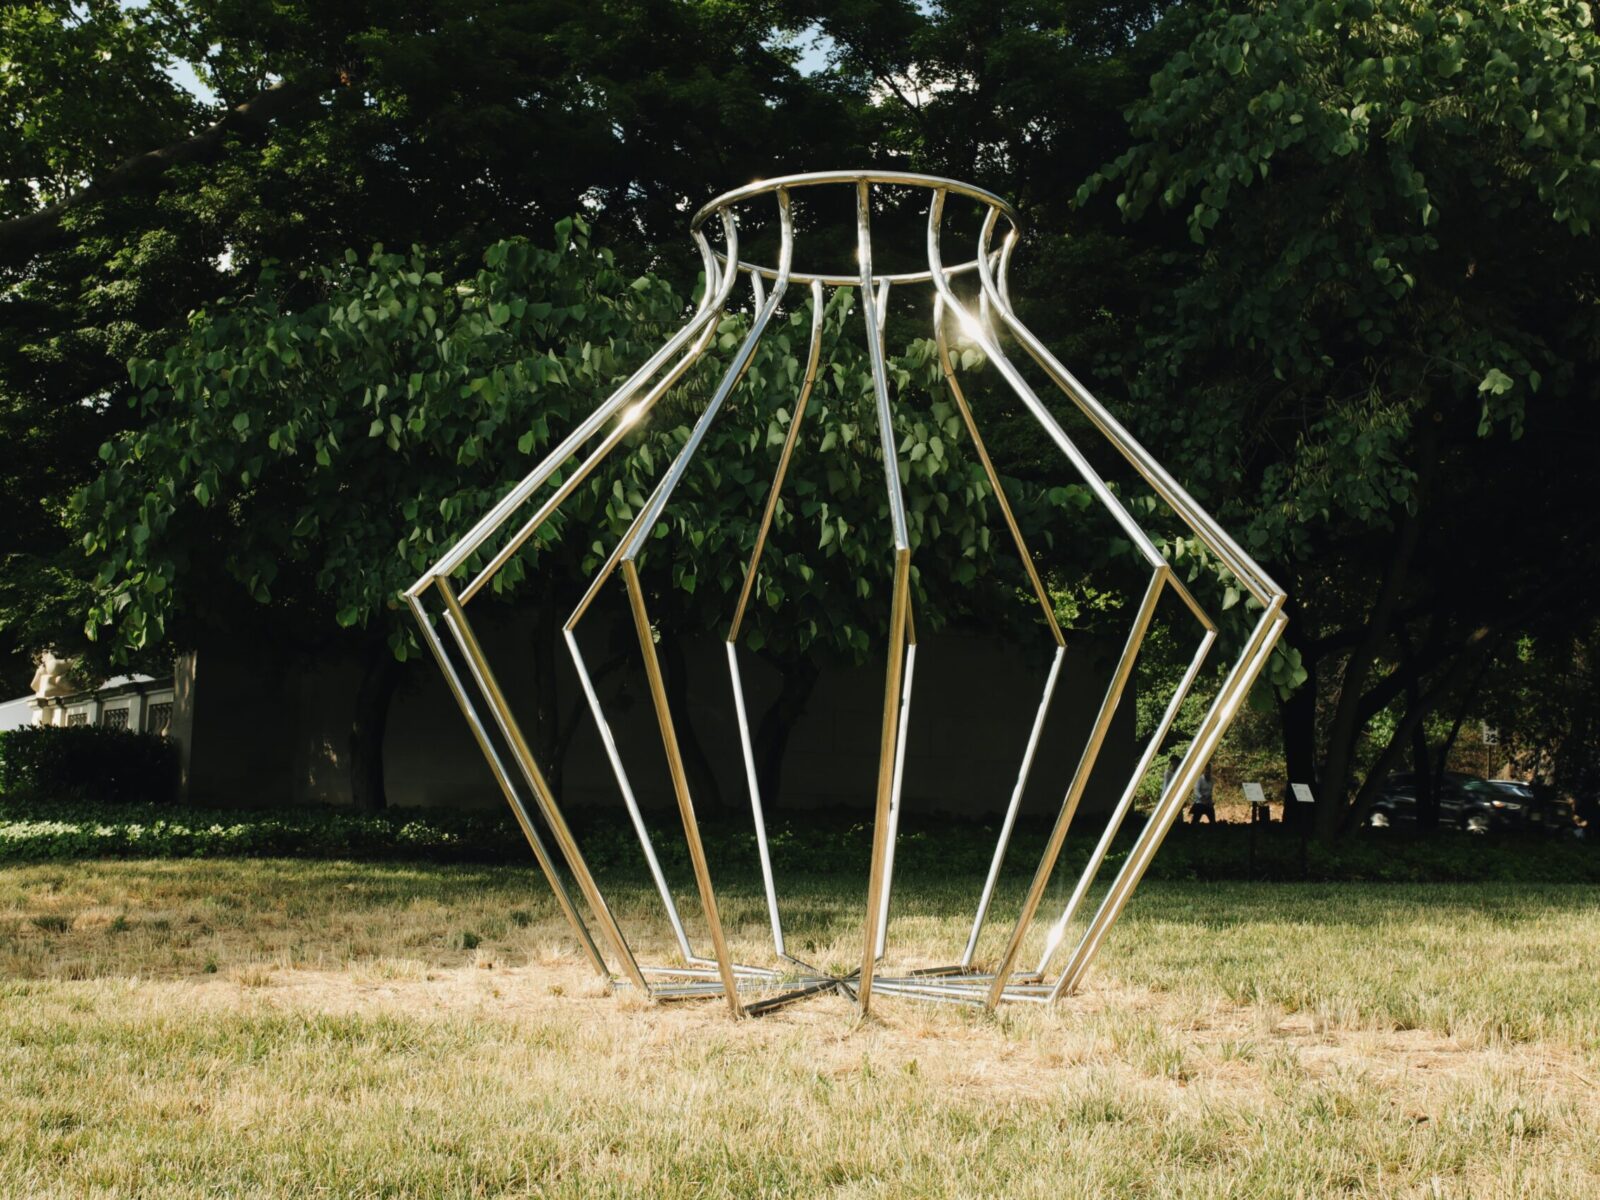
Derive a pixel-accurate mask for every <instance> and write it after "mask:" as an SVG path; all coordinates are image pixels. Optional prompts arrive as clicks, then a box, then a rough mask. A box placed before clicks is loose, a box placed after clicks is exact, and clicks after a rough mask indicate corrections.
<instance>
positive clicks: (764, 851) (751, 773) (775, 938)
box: [723, 638, 784, 957]
mask: <svg viewBox="0 0 1600 1200" xmlns="http://www.w3.org/2000/svg"><path fill="white" fill-rule="evenodd" d="M723 647H724V648H725V649H726V650H727V652H728V678H729V680H730V681H731V682H732V684H733V706H734V712H735V714H736V715H737V716H738V719H739V748H740V749H741V750H742V751H743V752H744V775H745V782H746V784H747V785H748V786H749V789H750V813H751V816H752V817H753V818H754V819H755V827H756V851H757V852H758V853H759V854H760V855H761V883H762V886H763V887H764V888H765V890H766V894H767V916H768V918H769V920H770V921H771V923H772V949H773V950H774V952H776V953H777V954H778V955H779V957H783V956H784V945H783V922H782V920H780V919H779V917H778V885H777V882H776V881H775V880H774V878H773V875H772V851H771V849H770V848H769V847H768V845H767V818H766V814H765V813H764V812H763V810H762V807H761V784H760V782H759V781H758V780H757V778H756V755H755V749H754V747H753V746H752V745H751V744H750V719H749V717H748V716H747V715H746V714H745V710H744V680H743V679H742V678H740V675H739V648H738V647H737V646H735V645H734V644H733V639H732V638H729V639H728V640H727V641H726V642H724V643H723Z"/></svg>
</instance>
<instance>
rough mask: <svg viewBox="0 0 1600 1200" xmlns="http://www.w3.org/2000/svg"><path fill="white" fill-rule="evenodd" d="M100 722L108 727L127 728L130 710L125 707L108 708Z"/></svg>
mask: <svg viewBox="0 0 1600 1200" xmlns="http://www.w3.org/2000/svg"><path fill="white" fill-rule="evenodd" d="M100 723H101V724H102V725H104V726H105V727H106V728H107V729H126V728H127V727H128V710H127V709H125V708H108V709H106V713H105V716H104V718H102V719H101V722H100Z"/></svg>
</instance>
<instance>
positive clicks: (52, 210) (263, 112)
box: [0, 70, 341, 266]
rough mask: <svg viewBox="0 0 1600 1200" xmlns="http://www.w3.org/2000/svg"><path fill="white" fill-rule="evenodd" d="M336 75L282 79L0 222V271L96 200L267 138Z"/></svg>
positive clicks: (50, 239)
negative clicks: (185, 132) (238, 142)
mask: <svg viewBox="0 0 1600 1200" xmlns="http://www.w3.org/2000/svg"><path fill="white" fill-rule="evenodd" d="M340 80H341V76H340V75H339V73H337V72H334V71H331V70H330V71H329V72H328V73H327V74H326V75H315V76H308V77H305V78H301V79H285V80H283V81H282V82H280V83H275V84H273V85H272V86H271V87H268V88H266V89H264V90H263V91H261V92H259V93H257V94H256V95H255V96H253V97H252V98H250V99H249V100H246V101H245V102H244V103H243V104H239V105H236V106H235V107H233V108H232V109H229V110H228V112H226V113H225V114H223V116H222V118H221V119H220V120H217V121H215V122H213V123H212V124H210V125H208V126H206V128H204V129H202V130H201V131H200V132H199V133H197V134H195V135H193V136H192V137H188V138H183V139H182V140H180V141H176V142H171V143H169V144H167V145H165V146H161V147H158V148H157V149H155V150H147V151H145V152H144V153H143V154H135V155H133V156H132V157H131V158H126V159H124V160H123V161H122V162H120V163H118V164H117V165H116V166H115V167H112V168H111V170H109V171H108V172H106V174H105V175H104V176H102V177H101V178H99V179H96V180H95V181H94V182H93V183H91V184H89V186H88V187H85V188H83V189H82V190H80V191H77V192H74V193H73V194H72V195H70V196H65V197H63V198H62V199H60V200H57V201H56V202H55V203H54V204H50V205H47V206H45V207H44V208H41V209H39V210H38V211H36V212H31V213H27V214H26V215H24V216H20V217H12V218H11V219H10V220H7V221H0V266H18V265H20V264H22V263H25V262H27V261H28V260H29V259H31V258H33V257H35V256H36V255H38V254H40V253H42V252H43V251H45V250H48V249H50V248H51V247H52V246H53V245H54V244H55V242H56V241H57V239H58V238H59V236H60V234H61V225H62V222H63V221H64V220H65V219H66V217H67V216H68V215H69V214H71V213H73V212H75V211H76V210H78V209H80V208H83V207H85V206H86V205H89V204H93V203H95V202H97V201H100V200H108V199H111V198H113V197H115V196H121V195H124V194H126V193H128V192H131V191H133V190H134V189H136V188H139V187H145V186H149V185H151V184H153V183H155V182H157V181H158V180H160V178H161V177H162V176H163V175H165V174H166V172H167V171H168V170H169V169H170V168H172V167H175V166H178V165H180V164H182V163H191V162H206V161H209V160H211V159H214V158H216V157H217V156H218V155H219V154H221V153H222V150H223V148H224V147H225V146H226V145H227V142H228V139H229V138H230V137H239V138H244V139H255V138H259V137H262V136H264V135H265V133H266V131H267V129H268V128H269V127H270V126H271V124H272V122H273V121H275V120H278V119H280V118H282V117H284V116H286V115H288V114H290V113H292V112H294V111H295V110H297V109H299V108H301V107H304V106H307V104H308V102H309V101H311V100H313V99H315V98H316V97H317V96H319V95H321V94H322V93H323V92H324V91H326V90H328V89H329V88H331V87H335V86H338V84H339V82H340Z"/></svg>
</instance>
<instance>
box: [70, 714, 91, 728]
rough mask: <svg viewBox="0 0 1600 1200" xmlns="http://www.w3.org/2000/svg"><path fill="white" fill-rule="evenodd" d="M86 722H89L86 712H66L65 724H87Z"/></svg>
mask: <svg viewBox="0 0 1600 1200" xmlns="http://www.w3.org/2000/svg"><path fill="white" fill-rule="evenodd" d="M88 723H89V714H88V713H86V712H75V713H68V714H67V724H68V725H87V724H88Z"/></svg>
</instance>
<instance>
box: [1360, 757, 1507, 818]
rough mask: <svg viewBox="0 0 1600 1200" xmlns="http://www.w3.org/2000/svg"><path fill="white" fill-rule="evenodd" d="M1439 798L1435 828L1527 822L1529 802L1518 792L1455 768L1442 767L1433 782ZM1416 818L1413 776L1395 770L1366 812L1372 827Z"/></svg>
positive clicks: (1415, 794) (1415, 782) (1414, 781)
mask: <svg viewBox="0 0 1600 1200" xmlns="http://www.w3.org/2000/svg"><path fill="white" fill-rule="evenodd" d="M1434 786H1435V789H1436V791H1437V794H1438V801H1439V828H1441V829H1461V830H1464V831H1465V832H1467V833H1480V834H1482V833H1490V832H1499V831H1503V830H1508V829H1522V828H1524V827H1525V826H1526V825H1527V824H1528V815H1529V811H1530V809H1529V805H1528V802H1527V801H1526V800H1525V799H1524V798H1523V797H1520V796H1517V795H1514V794H1512V793H1511V792H1509V791H1506V790H1504V789H1502V788H1499V787H1497V786H1495V785H1494V784H1492V783H1489V782H1488V781H1487V780H1484V779H1479V778H1478V777H1477V776H1475V775H1463V774H1461V773H1460V772H1458V771H1446V772H1445V773H1444V776H1443V777H1442V778H1440V779H1439V780H1437V781H1436V782H1435V784H1434ZM1416 820H1417V778H1416V776H1415V775H1414V774H1412V773H1411V772H1409V771H1398V772H1396V773H1395V774H1393V775H1390V776H1389V778H1388V779H1386V780H1384V783H1383V790H1382V791H1381V792H1379V793H1378V798H1377V799H1376V800H1375V801H1373V804H1372V808H1371V809H1370V810H1369V811H1368V813H1367V824H1368V825H1369V826H1371V827H1372V828H1374V829H1387V828H1389V827H1391V826H1395V825H1411V824H1415V823H1416Z"/></svg>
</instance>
